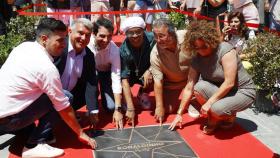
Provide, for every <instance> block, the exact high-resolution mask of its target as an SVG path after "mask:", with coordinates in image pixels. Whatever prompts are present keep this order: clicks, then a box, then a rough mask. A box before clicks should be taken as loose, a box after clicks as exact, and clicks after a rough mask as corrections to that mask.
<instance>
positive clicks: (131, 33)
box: [126, 30, 143, 37]
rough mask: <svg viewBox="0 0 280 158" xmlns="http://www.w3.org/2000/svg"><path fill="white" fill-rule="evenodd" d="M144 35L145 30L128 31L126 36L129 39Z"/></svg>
mask: <svg viewBox="0 0 280 158" xmlns="http://www.w3.org/2000/svg"><path fill="white" fill-rule="evenodd" d="M142 34H143V30H138V31H127V32H126V36H127V37H138V36H141V35H142Z"/></svg>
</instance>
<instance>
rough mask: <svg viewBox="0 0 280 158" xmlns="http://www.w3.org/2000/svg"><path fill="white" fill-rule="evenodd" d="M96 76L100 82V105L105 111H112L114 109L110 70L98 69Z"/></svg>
mask: <svg viewBox="0 0 280 158" xmlns="http://www.w3.org/2000/svg"><path fill="white" fill-rule="evenodd" d="M97 78H98V82H99V84H100V93H101V103H102V106H103V108H104V109H105V110H106V111H113V110H114V109H115V101H114V94H113V90H112V79H111V71H108V72H103V71H98V76H97Z"/></svg>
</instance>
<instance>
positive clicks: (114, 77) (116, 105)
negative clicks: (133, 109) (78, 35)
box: [88, 18, 123, 129]
mask: <svg viewBox="0 0 280 158" xmlns="http://www.w3.org/2000/svg"><path fill="white" fill-rule="evenodd" d="M113 31H114V27H113V24H112V22H111V21H110V20H108V19H105V18H103V19H98V20H97V21H96V22H95V23H94V27H93V34H94V37H93V38H91V41H90V44H89V45H88V47H89V48H90V49H91V50H92V52H93V53H94V55H95V63H96V70H97V73H98V82H99V84H100V91H101V102H102V105H103V107H104V109H105V110H106V111H113V110H114V109H115V112H114V121H115V122H116V126H117V128H120V129H122V128H123V122H122V118H123V116H122V114H121V93H122V86H121V77H120V73H121V72H120V71H121V63H120V52H119V48H118V46H117V45H116V44H115V43H114V42H113V41H112V35H113Z"/></svg>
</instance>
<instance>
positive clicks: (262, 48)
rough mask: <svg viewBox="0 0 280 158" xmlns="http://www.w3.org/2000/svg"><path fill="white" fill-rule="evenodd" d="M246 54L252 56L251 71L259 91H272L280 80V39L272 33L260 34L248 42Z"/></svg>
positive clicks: (250, 59) (250, 60)
mask: <svg viewBox="0 0 280 158" xmlns="http://www.w3.org/2000/svg"><path fill="white" fill-rule="evenodd" d="M244 53H246V54H251V55H252V56H251V57H250V58H249V62H250V63H252V65H253V67H252V68H251V69H249V73H250V74H251V75H252V77H253V80H254V82H255V84H256V85H257V87H258V89H262V90H268V91H271V90H272V89H273V87H274V85H275V82H276V80H277V79H279V78H280V37H279V36H277V35H276V34H272V33H268V32H265V33H260V34H259V35H258V36H257V37H256V38H255V39H253V40H250V41H249V42H248V45H247V48H246V49H245V50H244Z"/></svg>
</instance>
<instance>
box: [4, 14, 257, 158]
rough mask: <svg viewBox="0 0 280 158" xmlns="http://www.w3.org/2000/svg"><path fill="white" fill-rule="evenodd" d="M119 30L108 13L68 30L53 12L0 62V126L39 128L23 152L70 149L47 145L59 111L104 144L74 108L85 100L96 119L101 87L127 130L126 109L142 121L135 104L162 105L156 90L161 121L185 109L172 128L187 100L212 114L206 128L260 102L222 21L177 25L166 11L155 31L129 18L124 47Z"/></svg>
mask: <svg viewBox="0 0 280 158" xmlns="http://www.w3.org/2000/svg"><path fill="white" fill-rule="evenodd" d="M113 30H114V27H113V24H112V23H111V22H110V21H109V20H107V19H98V20H97V21H96V22H95V23H94V24H92V23H91V22H90V21H89V20H87V19H84V18H79V19H76V20H74V22H73V23H72V24H71V25H70V28H69V30H68V32H67V28H66V26H65V24H64V23H63V22H61V21H59V20H56V19H53V18H44V19H41V21H40V22H39V24H38V26H37V28H36V41H35V42H24V43H22V44H20V45H19V46H17V47H16V48H14V49H13V51H12V52H11V54H10V55H9V57H8V59H7V61H6V62H5V63H4V65H3V66H2V68H1V69H0V88H1V91H0V104H1V105H0V132H1V133H16V132H17V131H20V130H22V129H27V128H28V129H30V131H32V132H30V137H29V139H28V140H27V142H26V144H25V147H24V149H23V152H22V157H55V156H59V155H62V154H63V150H62V149H58V148H54V147H51V146H49V145H48V142H50V141H52V140H54V136H53V135H52V128H53V127H54V125H55V123H57V122H59V120H63V121H65V123H66V124H67V125H68V126H69V127H70V128H71V129H72V130H73V131H74V132H75V133H76V134H77V136H78V137H79V139H80V140H81V141H82V142H85V143H87V144H88V145H90V146H91V147H92V148H93V149H94V148H96V147H97V144H96V142H95V140H94V139H93V138H90V137H89V136H88V135H87V134H86V133H85V132H84V131H83V130H82V128H81V127H80V125H79V123H78V121H77V119H76V117H75V112H74V111H75V110H77V109H79V108H81V107H82V106H84V105H86V106H87V110H88V116H89V119H90V120H91V123H92V124H97V123H98V121H99V118H98V113H99V109H98V107H99V106H98V95H99V93H100V94H101V103H102V106H103V109H104V111H105V112H108V114H109V113H110V112H111V113H113V120H114V122H115V124H116V127H117V128H120V129H122V128H123V127H124V122H123V120H124V119H125V118H126V119H127V120H128V121H127V122H128V123H131V124H132V126H134V118H135V109H138V108H141V107H142V109H153V108H152V105H151V102H150V101H149V92H151V91H152V90H154V94H155V103H156V105H155V119H156V120H158V121H159V122H160V124H162V123H163V121H164V120H165V116H166V114H169V113H177V114H176V117H175V118H174V120H173V122H172V123H171V125H170V127H169V129H170V130H173V129H175V127H176V126H177V125H180V126H181V125H182V122H183V117H182V115H183V114H184V111H185V110H186V109H188V111H189V114H190V115H191V116H192V117H200V116H201V117H205V118H207V121H206V124H205V125H204V127H203V129H202V131H203V132H204V133H205V134H211V133H213V132H214V131H215V130H216V129H217V128H218V127H219V128H230V127H232V126H233V123H234V120H235V118H236V113H237V112H239V111H242V110H244V109H246V108H248V107H249V106H250V105H251V104H252V103H253V101H254V98H255V86H254V83H253V81H252V79H251V77H250V76H249V75H248V73H247V72H246V70H245V69H244V67H243V65H242V63H241V60H240V58H239V56H238V53H237V51H236V49H235V47H234V45H232V44H230V43H228V42H223V40H221V39H222V38H221V35H220V34H219V33H218V31H217V29H216V26H214V24H213V23H211V22H207V21H203V20H201V21H193V22H191V23H190V24H189V26H188V27H187V28H186V29H185V30H180V31H176V29H175V28H174V26H173V25H172V23H171V22H170V21H169V20H168V19H162V18H161V19H157V20H155V21H154V22H153V32H146V31H145V22H144V20H143V19H142V18H141V17H128V18H127V19H126V20H125V21H124V22H123V23H122V26H121V30H122V31H123V32H125V35H126V38H125V40H124V41H123V43H122V45H121V46H120V48H119V47H118V46H117V45H116V44H115V43H114V42H113V41H112V35H113ZM224 32H226V31H224ZM134 84H139V85H140V89H139V92H138V95H137V98H138V100H139V105H141V106H136V105H135V104H134V103H133V95H132V90H131V87H132V86H133V85H134ZM98 85H99V86H98ZM181 93H182V98H181V99H179V96H180V94H181ZM122 95H123V96H124V99H123V100H125V102H124V103H122ZM194 106H195V107H196V108H194ZM198 108H199V109H200V110H198V111H199V112H198V111H197V110H196V109H198ZM35 120H39V124H38V125H37V126H35V124H34V121H35Z"/></svg>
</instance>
